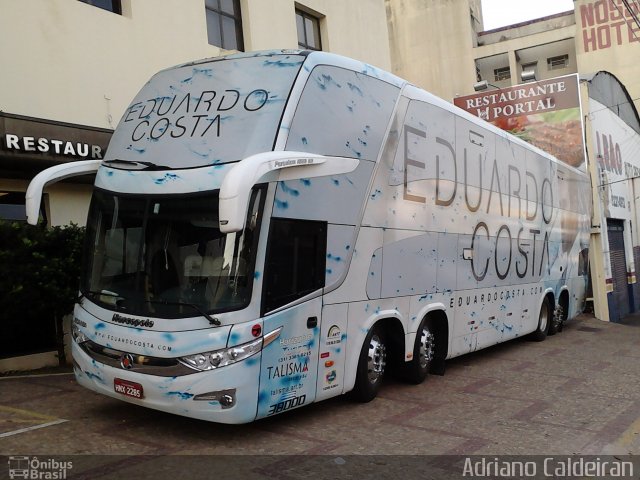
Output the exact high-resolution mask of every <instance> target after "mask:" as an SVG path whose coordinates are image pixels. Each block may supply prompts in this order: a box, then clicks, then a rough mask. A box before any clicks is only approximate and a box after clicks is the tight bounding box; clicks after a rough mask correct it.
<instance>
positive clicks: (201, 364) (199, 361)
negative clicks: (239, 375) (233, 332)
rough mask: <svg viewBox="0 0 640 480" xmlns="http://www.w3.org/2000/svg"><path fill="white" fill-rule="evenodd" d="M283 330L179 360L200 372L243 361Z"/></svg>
mask: <svg viewBox="0 0 640 480" xmlns="http://www.w3.org/2000/svg"><path fill="white" fill-rule="evenodd" d="M281 331H282V327H278V328H276V329H275V330H274V331H272V332H269V333H267V334H266V335H265V336H264V337H262V338H258V339H257V340H252V341H251V342H248V343H243V344H242V345H236V346H235V347H231V348H224V349H221V350H214V351H213V352H203V353H196V354H195V355H188V356H186V357H180V358H179V359H178V361H179V362H180V363H182V364H183V365H186V366H187V367H189V368H193V369H194V370H198V371H200V372H206V371H209V370H213V369H215V368H221V367H225V366H227V365H231V364H233V363H237V362H241V361H242V360H245V359H247V358H249V357H251V356H253V355H255V354H256V353H258V352H260V351H261V350H262V349H263V348H264V347H266V346H267V345H269V344H270V343H271V342H273V341H274V340H275V339H276V338H278V337H279V336H280V332H281Z"/></svg>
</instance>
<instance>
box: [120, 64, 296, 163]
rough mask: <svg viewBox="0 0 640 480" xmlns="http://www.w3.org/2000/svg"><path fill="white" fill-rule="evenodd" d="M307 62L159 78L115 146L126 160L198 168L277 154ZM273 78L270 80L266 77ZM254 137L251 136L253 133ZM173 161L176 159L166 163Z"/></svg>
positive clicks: (191, 68) (191, 69)
mask: <svg viewBox="0 0 640 480" xmlns="http://www.w3.org/2000/svg"><path fill="white" fill-rule="evenodd" d="M301 63H302V60H300V59H298V58H290V59H287V60H286V61H284V60H283V61H282V62H280V63H279V64H277V65H276V64H273V65H272V64H270V63H269V62H265V60H264V59H263V58H260V57H256V58H248V59H245V60H244V61H243V62H242V64H241V65H239V64H238V63H236V62H232V61H231V62H212V63H209V64H207V65H206V66H204V65H198V64H194V65H185V66H182V67H179V68H175V69H172V70H170V71H166V72H161V74H158V75H156V76H154V77H153V78H152V79H151V80H150V81H149V82H148V83H147V85H145V86H144V87H143V88H142V90H141V91H140V92H139V93H138V95H137V96H136V98H135V99H134V100H133V102H132V103H131V105H129V107H128V108H127V110H126V111H125V112H124V115H123V116H122V119H121V121H120V123H119V125H118V128H117V129H116V131H115V132H114V135H113V137H112V139H111V144H110V146H111V149H112V150H113V151H117V152H118V155H119V159H120V160H128V161H136V162H141V161H142V162H152V163H157V162H158V158H164V159H165V163H163V165H166V164H167V163H169V165H168V166H171V167H174V168H175V167H178V168H180V167H184V168H189V167H195V166H204V165H215V164H221V163H228V162H236V161H238V160H239V159H242V158H244V157H245V156H247V152H252V153H253V152H263V151H269V150H271V149H272V147H273V138H274V137H275V134H276V131H277V128H278V124H279V119H280V118H281V115H282V111H283V109H284V105H285V101H286V99H287V95H288V88H289V86H290V85H291V83H292V82H293V79H294V78H295V75H296V74H297V72H298V69H299V67H300V65H301ZM265 72H268V74H265ZM248 133H250V134H248ZM166 159H170V160H166Z"/></svg>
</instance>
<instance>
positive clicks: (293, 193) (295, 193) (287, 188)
mask: <svg viewBox="0 0 640 480" xmlns="http://www.w3.org/2000/svg"><path fill="white" fill-rule="evenodd" d="M279 185H280V189H281V190H282V191H283V192H284V193H286V194H289V195H291V196H293V197H297V196H299V195H300V191H299V190H296V189H295V188H291V187H290V186H288V185H287V182H280V184H279Z"/></svg>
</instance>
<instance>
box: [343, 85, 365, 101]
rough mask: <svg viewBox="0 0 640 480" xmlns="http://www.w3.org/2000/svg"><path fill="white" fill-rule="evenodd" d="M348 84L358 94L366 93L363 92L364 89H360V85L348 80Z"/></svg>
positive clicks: (362, 95)
mask: <svg viewBox="0 0 640 480" xmlns="http://www.w3.org/2000/svg"><path fill="white" fill-rule="evenodd" d="M347 86H348V87H349V90H351V91H352V92H355V93H357V94H358V95H360V96H361V97H364V94H363V93H362V90H360V87H358V86H357V85H354V84H353V83H351V82H347Z"/></svg>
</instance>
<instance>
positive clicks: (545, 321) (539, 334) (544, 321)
mask: <svg viewBox="0 0 640 480" xmlns="http://www.w3.org/2000/svg"><path fill="white" fill-rule="evenodd" d="M550 323H551V304H550V303H549V297H544V300H543V301H542V306H541V307H540V315H539V316H538V328H537V329H536V331H535V332H533V333H532V334H531V339H532V340H534V341H536V342H541V341H543V340H544V339H545V338H547V334H548V333H549V325H550Z"/></svg>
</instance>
